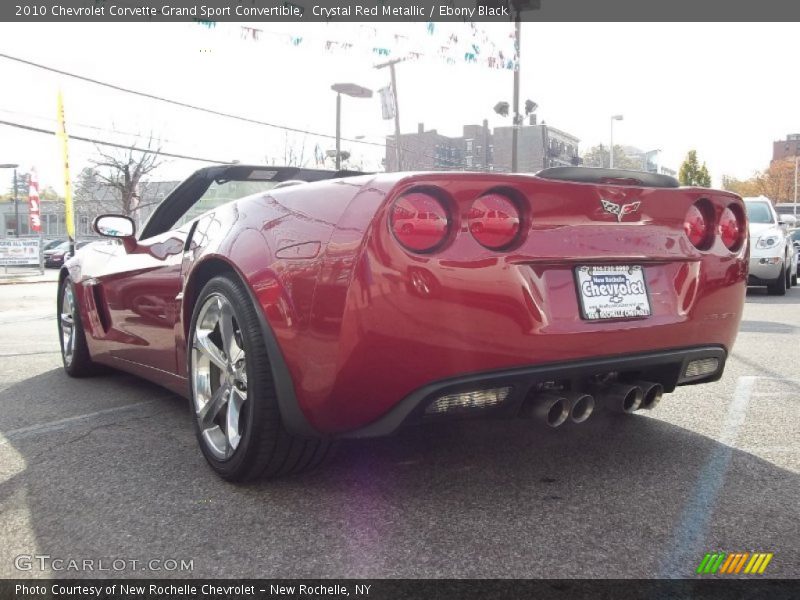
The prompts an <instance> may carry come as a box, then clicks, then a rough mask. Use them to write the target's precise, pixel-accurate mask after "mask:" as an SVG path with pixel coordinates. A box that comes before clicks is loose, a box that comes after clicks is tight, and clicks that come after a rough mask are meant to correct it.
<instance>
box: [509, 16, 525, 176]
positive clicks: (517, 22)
mask: <svg viewBox="0 0 800 600" xmlns="http://www.w3.org/2000/svg"><path fill="white" fill-rule="evenodd" d="M514 8H515V9H516V11H515V12H516V14H515V15H514V50H515V51H516V54H517V56H516V58H517V64H516V66H515V68H514V99H513V102H514V106H513V109H512V110H513V111H514V116H513V119H512V127H511V172H512V173H516V172H517V171H518V168H517V167H518V164H517V154H518V143H519V128H520V126H521V125H522V119H521V118H520V115H519V71H520V63H521V55H520V44H521V43H522V16H521V13H522V9H521V6H520V4H519V3H515V6H514Z"/></svg>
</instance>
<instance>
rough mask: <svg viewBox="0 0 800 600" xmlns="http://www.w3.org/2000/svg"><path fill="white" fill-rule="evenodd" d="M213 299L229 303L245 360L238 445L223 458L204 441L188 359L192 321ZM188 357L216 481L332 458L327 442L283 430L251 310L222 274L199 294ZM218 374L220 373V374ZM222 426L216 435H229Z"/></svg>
mask: <svg viewBox="0 0 800 600" xmlns="http://www.w3.org/2000/svg"><path fill="white" fill-rule="evenodd" d="M212 297H217V298H219V297H221V298H222V299H224V300H227V302H228V303H229V305H230V308H231V309H232V313H233V319H234V321H235V325H234V329H235V331H236V333H238V337H236V338H235V339H236V343H237V345H238V344H241V349H242V350H243V351H244V357H245V359H244V362H245V365H244V373H246V378H245V379H244V380H243V381H244V385H245V386H246V388H245V389H244V390H242V392H243V394H244V395H245V396H246V400H244V402H243V407H242V410H241V412H240V413H239V419H238V424H237V427H238V433H239V438H238V445H237V446H236V447H235V448H233V444H232V443H230V445H229V448H228V450H229V452H230V455H229V456H225V457H220V456H219V447H216V451H217V452H216V453H215V446H214V444H213V443H211V442H209V441H208V440H207V439H206V436H207V435H208V431H206V436H204V433H203V428H202V427H201V424H200V419H199V417H198V408H197V407H198V402H197V400H196V397H197V391H196V389H195V377H194V374H195V370H194V369H195V367H194V362H195V360H197V361H199V360H201V358H197V359H195V358H194V356H193V355H194V354H195V350H194V346H195V344H194V340H195V334H196V331H197V321H198V318H199V317H200V316H201V311H202V309H203V307H204V305H206V304H207V303H208V302H212V301H213V299H212ZM214 331H221V329H220V330H214ZM187 355H188V361H189V364H188V367H189V370H188V373H189V382H190V386H191V406H192V414H193V417H194V418H193V419H192V420H193V422H194V428H195V434H196V435H197V440H198V443H199V444H200V449H201V450H202V452H203V455H204V456H205V458H206V460H207V461H208V464H209V465H210V466H211V468H212V469H214V471H216V472H217V474H218V475H219V476H220V477H222V478H223V479H226V480H228V481H252V480H254V479H259V478H272V477H280V476H284V475H291V474H296V473H300V472H302V471H305V470H308V469H310V468H312V467H316V466H319V465H320V464H321V463H322V462H323V461H324V460H326V458H327V457H329V456H330V455H331V450H332V445H333V443H332V442H331V441H330V440H326V439H300V438H297V437H294V436H292V435H290V434H289V433H288V432H287V431H286V428H285V427H284V425H283V421H282V419H281V414H280V410H279V408H278V398H277V392H276V389H275V383H274V381H273V375H272V369H271V367H270V360H269V355H268V352H267V348H266V344H265V342H264V338H263V334H262V332H261V327H260V322H259V319H258V315H257V313H256V308H255V307H254V306H253V303H252V302H251V300H250V296H249V295H248V293H247V290H246V288H245V287H244V285H243V284H242V282H241V281H239V280H238V279H237V278H235V277H232V276H226V275H223V276H219V277H215V278H213V279H212V280H210V281H209V282H208V283H207V284H206V285H205V287H204V288H203V290H202V291H201V292H200V296H199V297H198V299H197V302H196V303H195V306H194V310H193V312H192V321H191V327H190V335H189V341H188V352H187ZM201 356H202V353H198V357H201ZM223 356H225V354H223ZM226 358H227V357H226ZM198 364H199V362H198ZM209 369H211V367H209ZM219 372H220V373H221V370H220V371H219ZM220 377H222V376H221V375H220ZM210 379H213V378H210ZM220 381H221V380H220ZM240 383H241V382H240ZM221 385H222V383H221V382H220V383H218V387H219V386H221ZM231 397H232V396H231ZM226 406H227V404H226ZM222 410H224V409H220V411H219V412H220V413H221V412H222ZM220 421H221V419H220ZM224 425H225V429H226V431H225V432H222V427H223V426H222V424H221V423H218V424H217V425H216V426H217V427H218V428H219V429H220V435H222V436H225V437H229V434H228V431H227V430H228V426H227V421H225V423H224ZM229 442H230V440H229Z"/></svg>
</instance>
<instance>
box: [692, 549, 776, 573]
mask: <svg viewBox="0 0 800 600" xmlns="http://www.w3.org/2000/svg"><path fill="white" fill-rule="evenodd" d="M773 556H774V554H773V553H772V552H754V553H752V554H751V553H749V552H731V553H728V552H713V553H712V552H708V553H706V555H705V556H704V557H703V560H702V561H700V565H699V566H698V567H697V571H696V573H697V574H698V575H700V574H703V575H713V574H715V573H720V574H728V575H732V574H738V573H745V574H749V575H761V574H762V573H764V571H765V570H766V568H767V565H768V564H769V563H770V561H771V560H772V557H773ZM742 569H744V571H743V570H742Z"/></svg>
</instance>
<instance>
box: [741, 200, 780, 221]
mask: <svg viewBox="0 0 800 600" xmlns="http://www.w3.org/2000/svg"><path fill="white" fill-rule="evenodd" d="M745 206H746V207H747V218H748V219H749V220H750V222H751V223H774V222H775V219H774V217H773V216H772V211H771V210H770V209H769V205H768V204H767V203H766V202H746V203H745Z"/></svg>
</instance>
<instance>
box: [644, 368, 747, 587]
mask: <svg viewBox="0 0 800 600" xmlns="http://www.w3.org/2000/svg"><path fill="white" fill-rule="evenodd" d="M757 379H761V378H760V377H755V376H752V375H750V376H745V377H739V379H738V381H737V382H736V389H735V390H734V392H733V400H732V401H731V403H730V405H729V406H728V412H727V414H726V415H725V422H724V424H723V426H722V431H721V432H720V435H719V438H717V442H719V443H717V444H715V445H714V447H713V448H712V450H711V452H710V453H709V455H708V458H707V459H706V462H705V464H704V465H703V467H702V468H701V469H700V471H699V473H698V476H697V481H696V482H695V486H694V490H693V492H692V494H691V496H690V497H689V499H688V500H687V502H686V504H685V506H684V509H683V513H682V515H681V518H680V521H679V522H678V524H677V526H676V527H675V529H674V530H673V531H674V533H673V539H672V544H671V547H670V548H669V550H668V553H667V556H666V558H665V559H664V561H663V562H662V566H661V572H660V574H659V575H660V576H661V577H664V578H668V579H676V578H681V577H686V576H687V575H688V574H689V573H690V569H691V568H692V560H693V559H694V558H695V557H696V555H697V554H698V553H699V552H701V550H702V549H703V546H702V544H703V542H704V541H705V538H706V535H707V534H708V527H709V521H710V519H711V513H712V509H713V506H714V502H715V499H716V497H717V495H718V494H719V491H720V489H721V488H722V485H723V483H724V482H725V475H726V473H727V470H728V464H729V463H730V460H731V456H732V455H733V448H734V446H735V444H736V438H737V437H738V435H739V430H740V429H741V426H742V425H743V424H744V422H745V419H746V418H747V409H748V406H749V405H750V398H751V397H752V395H753V387H754V386H755V383H756V380H757ZM695 562H696V561H695Z"/></svg>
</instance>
